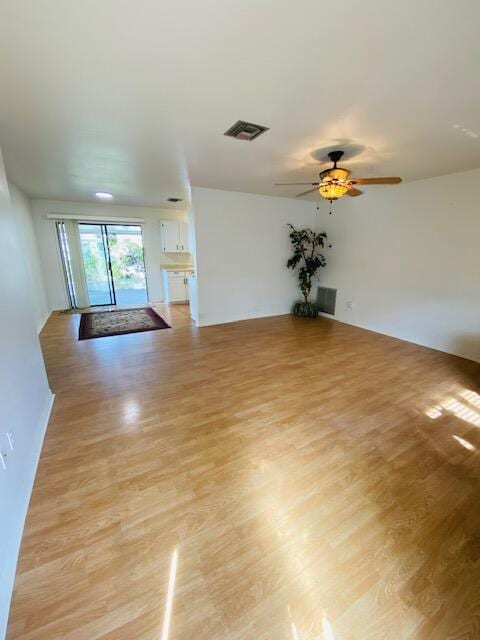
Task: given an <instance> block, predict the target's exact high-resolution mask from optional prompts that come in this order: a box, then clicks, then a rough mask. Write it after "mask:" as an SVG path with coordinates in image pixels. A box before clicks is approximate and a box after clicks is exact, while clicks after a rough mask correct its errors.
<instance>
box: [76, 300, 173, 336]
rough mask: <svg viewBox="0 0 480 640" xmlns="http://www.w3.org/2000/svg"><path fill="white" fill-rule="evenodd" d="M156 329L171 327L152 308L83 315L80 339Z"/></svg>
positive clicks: (79, 333)
mask: <svg viewBox="0 0 480 640" xmlns="http://www.w3.org/2000/svg"><path fill="white" fill-rule="evenodd" d="M156 329H170V325H168V324H167V323H166V322H165V320H164V319H163V318H161V317H160V316H159V315H158V313H156V312H155V311H154V310H153V309H152V308H151V307H143V308H141V309H121V310H115V311H99V312H93V313H82V317H81V318H80V329H79V332H78V339H79V340H89V339H90V338H104V337H105V336H120V335H122V334H124V333H138V332H140V331H155V330H156Z"/></svg>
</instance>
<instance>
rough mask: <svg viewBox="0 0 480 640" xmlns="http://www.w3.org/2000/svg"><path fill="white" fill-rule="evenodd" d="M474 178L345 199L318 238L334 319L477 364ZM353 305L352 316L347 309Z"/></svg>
mask: <svg viewBox="0 0 480 640" xmlns="http://www.w3.org/2000/svg"><path fill="white" fill-rule="evenodd" d="M479 183H480V171H479V170H477V171H470V172H467V173H459V174H453V175H449V176H443V177H440V178H432V179H429V180H421V181H418V182H411V183H408V184H401V185H398V186H391V187H365V188H364V195H362V196H360V197H358V198H348V197H345V198H343V199H342V200H340V201H339V202H338V203H336V205H335V211H334V214H333V215H332V216H329V215H328V203H326V202H325V203H324V205H323V206H322V210H321V215H320V216H319V217H318V218H317V223H316V226H317V229H318V230H324V229H325V230H326V231H327V232H328V235H329V239H330V240H331V241H333V242H334V245H335V246H334V248H333V249H332V250H329V251H328V252H327V254H326V255H327V260H328V265H327V267H326V269H325V270H324V272H323V273H322V276H321V281H322V283H323V284H325V285H326V286H332V287H336V288H337V289H338V294H337V310H336V319H338V320H341V321H343V322H347V323H350V324H355V325H357V326H360V327H365V328H367V329H372V330H373V331H378V332H380V333H385V334H387V335H391V336H395V337H397V338H402V339H404V340H408V341H411V342H415V343H418V344H422V345H425V346H428V347H433V348H434V349H439V350H441V351H447V352H449V353H454V354H457V355H460V356H463V357H465V358H470V359H472V360H480V250H479V242H480V211H479V204H478V202H479V201H478V184H479ZM347 301H352V302H353V307H352V309H348V308H347V307H346V303H347Z"/></svg>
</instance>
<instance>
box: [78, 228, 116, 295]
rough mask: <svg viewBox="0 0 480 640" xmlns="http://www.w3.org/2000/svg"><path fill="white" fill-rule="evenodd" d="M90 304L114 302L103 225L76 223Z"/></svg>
mask: <svg viewBox="0 0 480 640" xmlns="http://www.w3.org/2000/svg"><path fill="white" fill-rule="evenodd" d="M78 229H79V232H80V245H81V247H82V255H83V264H84V267H85V278H86V281H87V291H88V298H89V301H90V306H92V307H95V306H97V305H106V304H116V303H115V290H114V288H113V285H112V279H111V276H110V266H109V256H108V244H107V234H106V230H105V225H103V224H86V223H80V224H79V225H78Z"/></svg>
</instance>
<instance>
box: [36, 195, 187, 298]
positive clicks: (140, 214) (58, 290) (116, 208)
mask: <svg viewBox="0 0 480 640" xmlns="http://www.w3.org/2000/svg"><path fill="white" fill-rule="evenodd" d="M32 206H33V213H34V218H35V226H36V231H37V239H38V245H39V250H40V256H41V262H42V267H43V278H44V281H45V287H46V291H47V298H48V304H49V307H50V309H51V310H53V309H65V308H67V307H68V306H69V304H68V298H67V292H66V289H65V280H64V276H63V269H62V263H61V259H60V253H59V250H58V243H57V236H56V230H55V222H54V221H53V220H49V219H48V218H47V214H49V213H63V214H70V215H78V216H79V217H81V216H82V215H83V216H95V215H96V216H109V215H111V216H114V217H126V218H129V217H130V218H132V217H133V218H143V219H144V220H145V222H144V224H143V225H142V229H143V245H144V251H145V268H146V272H147V284H148V295H149V299H150V302H161V301H162V300H163V286H162V277H161V271H160V265H161V264H164V265H168V264H185V263H188V262H191V259H192V258H191V256H189V255H188V254H173V253H170V254H165V253H162V252H161V244H160V221H161V220H182V221H187V212H184V211H175V210H172V209H153V208H149V207H130V206H122V205H114V204H92V203H80V202H61V201H57V200H34V201H33V203H32Z"/></svg>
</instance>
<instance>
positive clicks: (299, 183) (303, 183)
mask: <svg viewBox="0 0 480 640" xmlns="http://www.w3.org/2000/svg"><path fill="white" fill-rule="evenodd" d="M293 184H295V185H297V186H299V185H307V184H308V185H310V186H311V187H313V186H314V185H319V184H320V183H319V182H275V184H274V186H275V187H286V186H289V185H293Z"/></svg>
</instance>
